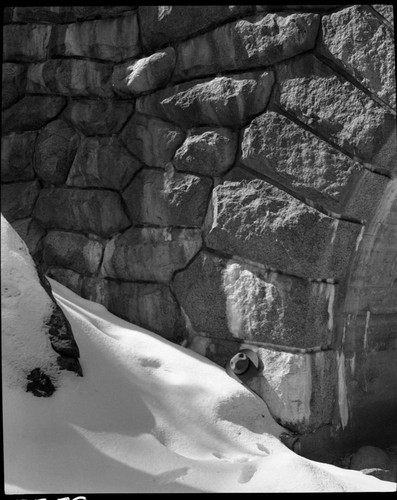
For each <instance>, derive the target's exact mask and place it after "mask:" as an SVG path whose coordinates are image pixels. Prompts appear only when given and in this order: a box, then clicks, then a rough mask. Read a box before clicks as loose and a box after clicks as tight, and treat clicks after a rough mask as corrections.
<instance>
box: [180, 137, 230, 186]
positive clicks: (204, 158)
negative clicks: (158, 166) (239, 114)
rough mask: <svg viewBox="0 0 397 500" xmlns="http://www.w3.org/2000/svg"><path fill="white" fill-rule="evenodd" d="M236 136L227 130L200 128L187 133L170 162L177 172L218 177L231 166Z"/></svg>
mask: <svg viewBox="0 0 397 500" xmlns="http://www.w3.org/2000/svg"><path fill="white" fill-rule="evenodd" d="M236 151H237V134H236V133H235V132H233V131H232V130H230V129H228V128H224V127H222V128H210V127H200V128H196V129H191V130H189V131H188V135H187V137H186V139H185V141H184V143H183V144H182V146H181V147H180V148H179V149H178V150H177V151H176V153H175V156H174V158H173V160H172V163H173V165H174V166H175V168H176V169H177V170H182V171H186V172H193V173H197V174H201V175H210V176H212V177H219V176H220V175H222V174H224V173H225V172H226V171H227V170H229V168H230V167H231V166H232V165H233V163H234V160H235V157H236Z"/></svg>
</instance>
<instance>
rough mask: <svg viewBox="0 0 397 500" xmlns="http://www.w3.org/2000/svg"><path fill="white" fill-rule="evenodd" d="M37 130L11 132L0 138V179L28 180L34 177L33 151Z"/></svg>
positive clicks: (3, 180)
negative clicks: (20, 132)
mask: <svg viewBox="0 0 397 500" xmlns="http://www.w3.org/2000/svg"><path fill="white" fill-rule="evenodd" d="M36 137H37V132H25V133H23V134H16V133H11V134H9V135H5V136H3V137H2V138H1V180H2V182H10V181H30V180H32V179H33V178H34V171H33V153H34V146H35V141H36Z"/></svg>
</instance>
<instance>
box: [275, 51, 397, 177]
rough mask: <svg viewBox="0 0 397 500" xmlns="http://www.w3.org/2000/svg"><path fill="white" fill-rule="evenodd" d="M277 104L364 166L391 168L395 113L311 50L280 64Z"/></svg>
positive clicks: (392, 164)
mask: <svg viewBox="0 0 397 500" xmlns="http://www.w3.org/2000/svg"><path fill="white" fill-rule="evenodd" d="M278 83H279V91H280V95H279V97H278V102H279V104H280V105H281V107H282V108H284V109H286V110H287V111H289V112H291V113H293V114H294V115H295V116H296V117H297V118H298V119H299V120H301V121H302V122H303V123H305V124H307V125H309V126H310V127H311V128H312V129H314V130H315V131H317V132H318V133H320V134H321V135H322V136H323V137H324V138H327V139H328V140H329V141H330V142H331V141H332V142H334V143H336V144H338V145H339V146H340V147H342V148H343V149H344V150H346V151H347V152H348V153H349V154H350V155H352V156H353V157H358V158H360V159H361V160H362V161H364V162H365V163H366V164H368V165H369V167H372V168H377V169H380V170H383V171H385V172H388V173H390V172H391V170H392V169H394V167H395V163H394V158H393V155H394V152H395V147H396V137H395V136H396V123H395V118H394V117H393V116H392V115H391V114H390V113H388V112H387V111H385V110H384V109H383V108H382V107H381V106H380V105H378V104H377V103H376V102H375V101H373V100H372V99H371V98H369V97H368V96H367V95H366V94H364V93H363V92H362V91H361V90H359V89H358V88H357V87H354V86H353V85H352V84H350V83H349V82H348V81H347V80H345V79H344V78H343V77H341V76H338V75H337V74H336V73H335V72H334V71H332V70H331V69H330V68H329V67H328V66H326V65H324V64H323V63H321V62H320V61H319V60H318V59H316V58H315V57H314V56H313V55H306V56H303V57H301V58H298V59H295V60H293V61H289V62H288V64H287V63H280V66H279V69H278Z"/></svg>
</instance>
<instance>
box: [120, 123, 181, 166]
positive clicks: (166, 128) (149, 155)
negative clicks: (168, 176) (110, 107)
mask: <svg viewBox="0 0 397 500" xmlns="http://www.w3.org/2000/svg"><path fill="white" fill-rule="evenodd" d="M120 137H121V140H122V141H123V143H124V144H125V145H126V147H127V148H128V150H129V151H131V153H132V154H134V155H135V156H136V157H137V158H139V159H140V160H141V161H142V162H143V163H145V164H146V165H148V166H150V167H165V165H166V164H167V163H168V162H169V161H170V160H171V159H172V157H173V156H174V153H175V151H176V149H177V148H178V147H179V146H180V145H181V144H182V142H183V140H184V138H185V134H184V133H183V132H182V130H181V129H180V128H179V127H178V126H176V125H173V124H172V123H168V122H165V121H163V120H160V119H158V118H151V117H147V116H144V115H141V114H140V113H135V114H134V115H133V116H132V118H131V119H130V120H129V122H128V123H127V125H126V126H125V127H124V129H123V131H122V133H121V135H120Z"/></svg>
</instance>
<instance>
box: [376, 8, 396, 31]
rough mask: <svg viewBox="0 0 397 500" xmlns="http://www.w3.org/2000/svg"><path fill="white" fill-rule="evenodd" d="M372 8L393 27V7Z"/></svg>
mask: <svg viewBox="0 0 397 500" xmlns="http://www.w3.org/2000/svg"><path fill="white" fill-rule="evenodd" d="M371 7H372V8H373V9H375V11H376V12H377V13H378V14H380V15H381V16H382V17H383V18H384V19H385V20H386V21H388V22H390V24H391V27H393V23H394V11H393V5H388V4H372V5H371Z"/></svg>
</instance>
